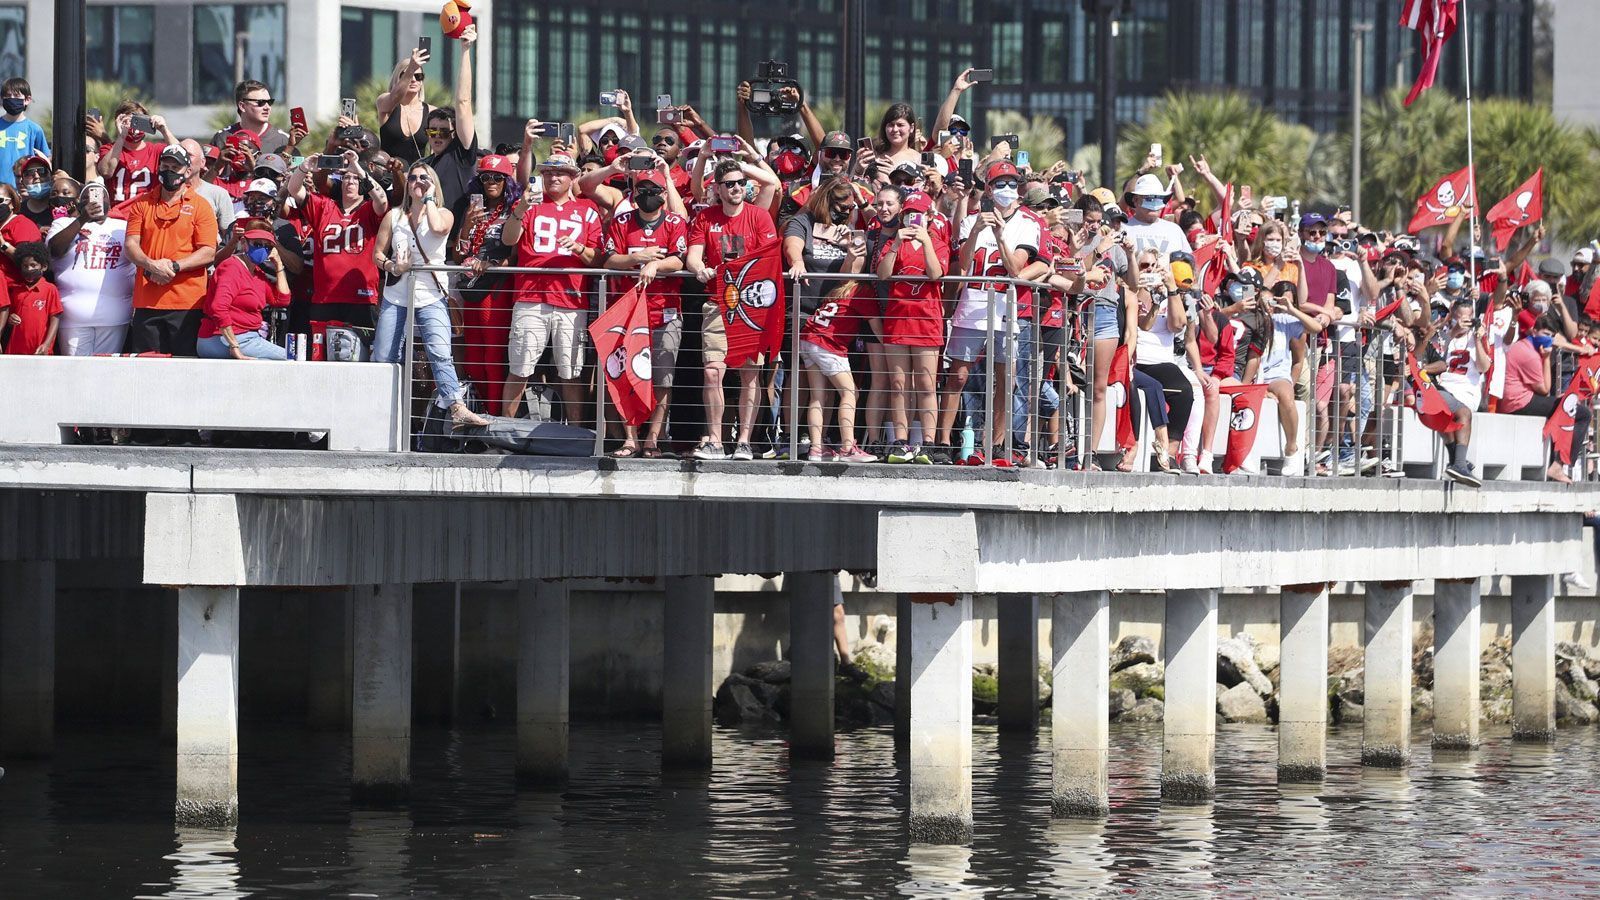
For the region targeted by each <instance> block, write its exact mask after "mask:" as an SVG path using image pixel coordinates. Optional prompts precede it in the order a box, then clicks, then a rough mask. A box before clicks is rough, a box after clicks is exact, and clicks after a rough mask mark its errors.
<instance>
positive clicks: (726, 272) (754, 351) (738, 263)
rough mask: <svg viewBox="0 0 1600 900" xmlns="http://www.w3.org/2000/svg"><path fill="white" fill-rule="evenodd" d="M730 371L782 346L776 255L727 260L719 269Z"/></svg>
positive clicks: (779, 270)
mask: <svg viewBox="0 0 1600 900" xmlns="http://www.w3.org/2000/svg"><path fill="white" fill-rule="evenodd" d="M718 269H719V270H720V271H719V272H718V274H719V276H720V277H719V278H718V280H717V284H718V285H720V287H721V289H722V295H721V298H720V299H721V304H720V305H721V307H722V324H723V326H724V327H725V329H726V331H727V333H728V368H730V369H736V368H738V367H739V366H742V365H744V364H745V363H747V362H750V361H751V360H754V359H756V358H757V357H759V356H762V355H765V354H770V353H776V352H778V349H779V348H780V347H782V346H783V324H784V318H783V317H784V306H783V263H782V262H781V258H780V257H779V256H778V254H777V253H770V254H766V253H763V254H759V255H754V256H743V257H741V258H738V259H727V258H726V256H724V258H723V260H722V263H721V264H720V265H719V266H718Z"/></svg>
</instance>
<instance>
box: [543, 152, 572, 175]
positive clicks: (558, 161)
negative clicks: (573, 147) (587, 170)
mask: <svg viewBox="0 0 1600 900" xmlns="http://www.w3.org/2000/svg"><path fill="white" fill-rule="evenodd" d="M539 168H541V169H565V170H567V171H569V172H576V171H578V166H577V164H576V163H574V162H573V161H572V157H570V156H568V155H566V154H565V153H552V154H550V155H549V156H547V157H545V160H544V162H542V163H539Z"/></svg>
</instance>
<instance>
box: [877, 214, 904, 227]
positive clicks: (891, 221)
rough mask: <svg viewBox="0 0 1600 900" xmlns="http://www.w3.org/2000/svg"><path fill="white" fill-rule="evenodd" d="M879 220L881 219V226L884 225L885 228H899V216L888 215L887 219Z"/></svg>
mask: <svg viewBox="0 0 1600 900" xmlns="http://www.w3.org/2000/svg"><path fill="white" fill-rule="evenodd" d="M879 221H881V222H882V223H883V227H885V228H899V227H900V217H899V216H890V217H889V218H887V219H880V220H879Z"/></svg>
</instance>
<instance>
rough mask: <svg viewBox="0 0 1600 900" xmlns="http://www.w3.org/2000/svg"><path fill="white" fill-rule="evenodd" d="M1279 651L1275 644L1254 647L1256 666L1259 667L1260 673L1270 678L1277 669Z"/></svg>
mask: <svg viewBox="0 0 1600 900" xmlns="http://www.w3.org/2000/svg"><path fill="white" fill-rule="evenodd" d="M1279 652H1280V651H1279V647H1278V645H1277V644H1273V645H1271V646H1268V645H1266V644H1262V645H1261V646H1260V647H1257V648H1256V668H1258V669H1260V670H1261V672H1262V674H1264V675H1266V676H1267V677H1268V678H1271V677H1272V675H1273V673H1274V672H1276V671H1278V662H1279V656H1278V654H1279Z"/></svg>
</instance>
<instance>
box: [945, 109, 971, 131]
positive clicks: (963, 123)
mask: <svg viewBox="0 0 1600 900" xmlns="http://www.w3.org/2000/svg"><path fill="white" fill-rule="evenodd" d="M957 126H959V127H961V128H965V129H966V130H967V131H969V132H970V131H972V126H971V125H970V124H968V123H967V120H966V119H963V118H962V117H961V116H960V114H958V113H951V115H950V124H949V125H948V126H946V127H947V128H949V129H951V130H954V129H955V128H956V127H957Z"/></svg>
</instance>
